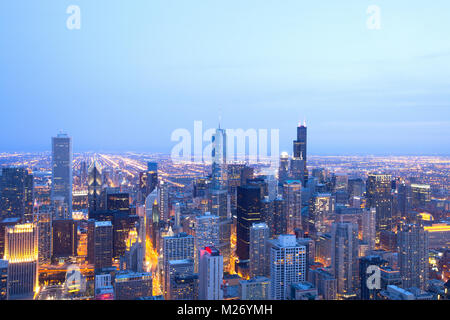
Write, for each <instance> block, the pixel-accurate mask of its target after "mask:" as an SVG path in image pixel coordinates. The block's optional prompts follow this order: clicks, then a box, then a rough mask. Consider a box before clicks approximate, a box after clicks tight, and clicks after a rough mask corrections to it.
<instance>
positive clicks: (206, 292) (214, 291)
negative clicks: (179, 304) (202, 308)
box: [199, 247, 223, 300]
mask: <svg viewBox="0 0 450 320" xmlns="http://www.w3.org/2000/svg"><path fill="white" fill-rule="evenodd" d="M199 256H200V265H199V299H200V300H222V299H223V289H222V286H223V257H222V255H221V254H220V252H219V250H217V249H216V248H214V247H205V248H204V249H202V250H200V252H199Z"/></svg>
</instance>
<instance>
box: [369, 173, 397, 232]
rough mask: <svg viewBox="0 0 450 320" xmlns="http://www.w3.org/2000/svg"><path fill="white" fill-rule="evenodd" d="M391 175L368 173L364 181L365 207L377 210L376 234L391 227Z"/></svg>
mask: <svg viewBox="0 0 450 320" xmlns="http://www.w3.org/2000/svg"><path fill="white" fill-rule="evenodd" d="M391 180H392V179H391V175H389V174H376V173H369V176H368V178H367V183H366V197H367V203H366V207H367V208H375V209H376V211H377V215H376V220H377V228H376V229H377V234H379V232H380V231H383V230H387V231H390V230H391V229H392V222H393V217H392V195H391Z"/></svg>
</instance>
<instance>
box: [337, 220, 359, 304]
mask: <svg viewBox="0 0 450 320" xmlns="http://www.w3.org/2000/svg"><path fill="white" fill-rule="evenodd" d="M331 239H332V245H331V267H332V270H333V273H334V276H335V277H336V279H337V293H338V297H339V298H341V299H354V298H356V294H357V285H358V263H357V262H358V225H356V224H353V223H350V222H337V223H333V225H332V227H331Z"/></svg>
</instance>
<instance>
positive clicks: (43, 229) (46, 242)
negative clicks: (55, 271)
mask: <svg viewBox="0 0 450 320" xmlns="http://www.w3.org/2000/svg"><path fill="white" fill-rule="evenodd" d="M52 220H53V219H52V212H51V211H50V210H45V209H43V208H39V209H38V211H37V212H36V213H35V214H34V223H35V225H36V227H37V232H38V247H39V249H38V253H39V265H43V264H50V263H51V259H52V252H53V241H52V238H53V236H52V235H53V226H52V222H53V221H52Z"/></svg>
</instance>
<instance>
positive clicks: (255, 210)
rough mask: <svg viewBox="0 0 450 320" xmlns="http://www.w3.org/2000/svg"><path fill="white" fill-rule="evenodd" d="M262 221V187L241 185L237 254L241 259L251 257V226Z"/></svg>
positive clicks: (238, 206) (239, 192) (238, 209)
mask: <svg viewBox="0 0 450 320" xmlns="http://www.w3.org/2000/svg"><path fill="white" fill-rule="evenodd" d="M260 221H261V188H260V187H256V186H241V187H238V190H237V225H236V238H237V243H236V254H237V256H238V257H239V260H240V261H244V260H248V259H249V245H250V228H251V226H252V225H253V224H254V223H257V222H260Z"/></svg>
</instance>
